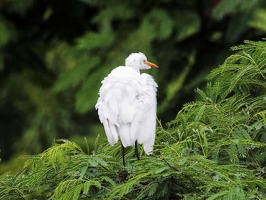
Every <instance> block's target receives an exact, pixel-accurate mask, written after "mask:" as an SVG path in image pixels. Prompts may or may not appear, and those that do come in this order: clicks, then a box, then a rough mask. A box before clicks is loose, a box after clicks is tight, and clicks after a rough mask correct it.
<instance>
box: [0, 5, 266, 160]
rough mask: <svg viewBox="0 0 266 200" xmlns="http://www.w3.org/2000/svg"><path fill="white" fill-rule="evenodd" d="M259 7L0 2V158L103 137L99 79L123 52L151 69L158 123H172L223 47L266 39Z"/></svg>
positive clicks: (222, 53) (221, 55) (225, 52)
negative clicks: (76, 138)
mask: <svg viewBox="0 0 266 200" xmlns="http://www.w3.org/2000/svg"><path fill="white" fill-rule="evenodd" d="M265 10H266V3H265V1H260V0H254V1H247V0H245V1H239V0H221V1H219V0H208V1H203V0H201V1H196V0H189V1H172V0H167V1H166V0H156V1H145V2H143V1H140V0H137V1H129V0H126V1H125V0H123V1H122V0H113V1H111V2H110V1H109V2H106V1H103V0H98V1H96V0H79V1H71V0H66V1H64V3H62V2H60V1H52V0H38V1H33V0H23V1H21V0H2V1H1V2H0V11H1V12H0V13H1V14H0V70H1V74H0V78H1V79H0V83H1V84H0V87H1V89H0V91H1V93H0V109H1V111H0V116H1V122H0V149H1V151H2V152H1V156H0V157H2V158H5V159H7V158H9V157H10V156H11V155H12V153H11V152H12V151H14V150H15V151H19V150H26V151H27V152H32V153H34V152H39V151H40V150H42V149H43V148H45V147H47V146H49V145H50V144H51V142H52V141H53V138H62V137H69V136H70V135H74V134H79V135H86V136H93V135H95V134H98V133H99V132H101V131H99V130H102V129H99V128H97V124H98V123H99V122H98V119H97V116H96V112H95V111H94V105H95V102H96V99H97V92H98V89H99V87H100V81H101V80H102V78H103V77H105V76H106V75H107V74H108V73H109V72H110V71H111V70H112V69H113V68H114V67H116V66H118V65H123V63H124V59H125V58H126V57H127V56H128V54H129V53H131V52H138V51H142V52H144V53H145V54H146V55H147V57H148V58H149V60H151V61H154V62H156V63H157V64H158V65H159V67H160V69H159V70H158V71H152V72H151V73H152V74H153V75H154V76H155V79H156V81H157V82H158V83H159V93H158V118H159V119H161V120H162V122H163V123H165V122H167V121H169V120H171V119H173V118H174V117H175V115H176V113H177V112H178V110H179V109H180V107H181V106H182V105H183V104H184V103H185V102H188V101H191V100H193V99H194V98H196V95H195V94H194V91H193V88H195V87H197V86H200V85H205V80H204V77H205V75H206V74H207V73H208V72H209V71H210V69H212V68H213V67H214V66H217V65H218V64H220V63H222V60H224V58H225V57H226V56H227V55H228V54H229V53H228V49H229V46H232V45H234V44H238V43H240V42H242V41H243V40H244V39H254V40H255V39H258V38H259V39H261V38H262V37H263V36H264V35H265V28H264V26H263V24H265V16H266V14H265V13H266V11H265ZM166 113H167V114H166ZM95 130H96V131H95ZM14 144H15V145H14Z"/></svg>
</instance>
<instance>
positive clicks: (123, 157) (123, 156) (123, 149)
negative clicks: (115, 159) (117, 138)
mask: <svg viewBox="0 0 266 200" xmlns="http://www.w3.org/2000/svg"><path fill="white" fill-rule="evenodd" d="M121 149H122V160H123V165H124V166H126V163H125V147H124V146H123V144H122V142H121Z"/></svg>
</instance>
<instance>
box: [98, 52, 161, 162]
mask: <svg viewBox="0 0 266 200" xmlns="http://www.w3.org/2000/svg"><path fill="white" fill-rule="evenodd" d="M151 67H153V68H158V66H157V65H156V64H154V63H151V62H148V61H147V58H146V56H145V55H144V54H143V53H141V52H139V53H132V54H130V55H129V56H128V57H127V58H126V61H125V66H119V67H117V68H115V69H113V70H112V72H111V73H110V74H109V75H108V76H107V77H105V78H104V80H103V81H102V86H101V88H100V91H99V99H98V101H97V104H96V106H95V108H96V109H97V110H98V114H99V119H100V121H101V123H103V126H104V130H105V133H106V136H107V139H108V142H109V143H110V144H111V145H114V144H115V143H117V142H118V138H120V140H121V142H122V157H123V165H125V158H124V148H125V147H127V146H134V145H135V154H136V156H137V158H138V159H139V153H138V143H139V144H143V147H144V151H145V153H146V154H148V155H149V154H151V152H152V150H153V145H154V140H155V129H156V107H157V100H156V92H157V87H158V85H157V83H156V82H155V81H154V79H153V77H152V76H151V75H149V74H146V73H142V74H140V70H143V69H150V68H151Z"/></svg>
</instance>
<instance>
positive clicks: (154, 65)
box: [144, 61, 159, 68]
mask: <svg viewBox="0 0 266 200" xmlns="http://www.w3.org/2000/svg"><path fill="white" fill-rule="evenodd" d="M144 63H145V64H146V65H149V66H150V67H152V68H159V67H158V66H157V65H156V64H154V63H152V62H148V61H145V62H144Z"/></svg>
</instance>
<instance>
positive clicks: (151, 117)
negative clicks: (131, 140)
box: [137, 73, 158, 154]
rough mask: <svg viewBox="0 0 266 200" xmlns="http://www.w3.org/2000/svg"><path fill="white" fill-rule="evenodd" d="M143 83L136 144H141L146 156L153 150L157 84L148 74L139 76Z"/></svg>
mask: <svg viewBox="0 0 266 200" xmlns="http://www.w3.org/2000/svg"><path fill="white" fill-rule="evenodd" d="M141 77H142V79H143V82H144V85H145V87H144V93H143V98H142V101H143V106H144V110H142V112H144V117H143V119H142V122H141V126H140V132H139V135H138V138H137V140H138V143H139V144H143V146H144V151H145V153H146V154H150V153H151V151H152V150H153V145H154V141H155V132H156V108H157V100H156V92H157V87H158V85H157V83H156V82H155V81H154V79H153V77H152V76H150V75H149V74H145V73H143V74H141Z"/></svg>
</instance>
